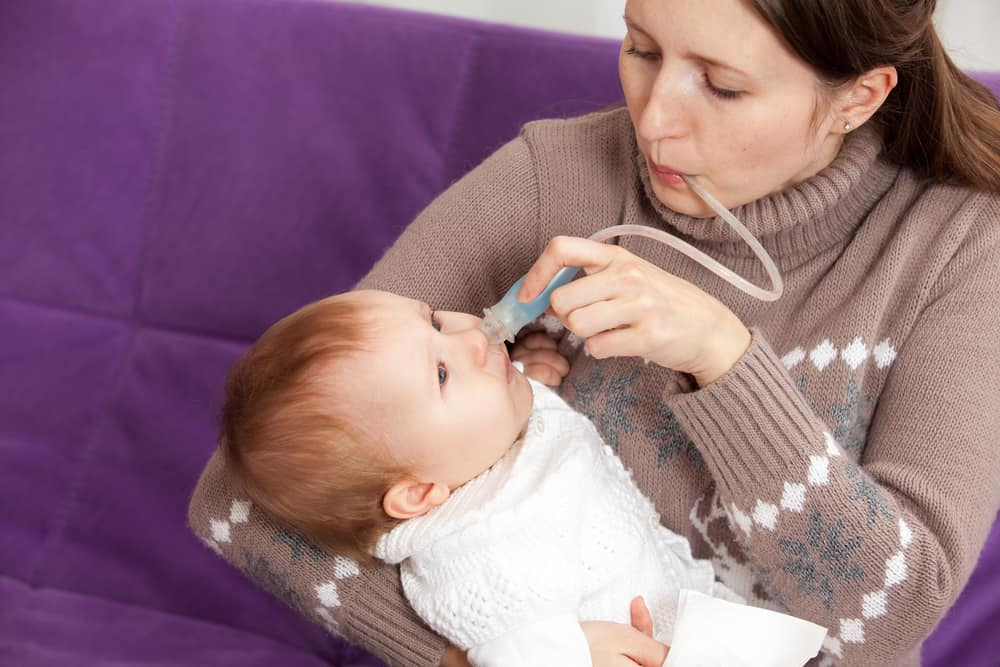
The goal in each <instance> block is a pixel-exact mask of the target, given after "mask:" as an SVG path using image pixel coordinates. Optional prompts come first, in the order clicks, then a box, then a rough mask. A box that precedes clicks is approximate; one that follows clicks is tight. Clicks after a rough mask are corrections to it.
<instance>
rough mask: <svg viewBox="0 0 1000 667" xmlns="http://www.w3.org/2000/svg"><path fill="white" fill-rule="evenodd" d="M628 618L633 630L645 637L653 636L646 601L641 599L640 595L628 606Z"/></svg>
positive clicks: (650, 617)
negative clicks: (629, 617) (630, 620)
mask: <svg viewBox="0 0 1000 667" xmlns="http://www.w3.org/2000/svg"><path fill="white" fill-rule="evenodd" d="M629 616H631V618H632V627H633V628H635V629H636V630H638V631H639V632H641V633H642V634H644V635H646V636H647V637H652V636H653V617H652V616H650V614H649V609H648V608H647V607H646V601H645V600H643V599H642V596H641V595H640V596H638V597H636V598H634V599H633V600H632V604H631V605H630V606H629Z"/></svg>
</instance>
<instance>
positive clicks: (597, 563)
mask: <svg viewBox="0 0 1000 667" xmlns="http://www.w3.org/2000/svg"><path fill="white" fill-rule="evenodd" d="M531 384H532V388H533V390H534V404H533V408H532V413H531V416H530V418H529V421H528V425H527V427H526V429H525V432H524V435H523V437H522V438H521V439H519V440H518V441H517V442H516V443H515V444H514V445H513V446H512V447H511V449H510V450H509V451H508V452H507V454H505V455H504V457H503V458H502V459H500V460H499V461H498V462H497V463H495V464H494V465H493V466H492V467H491V468H490V469H489V470H487V471H485V472H484V473H482V474H480V475H479V476H477V477H475V478H474V479H472V480H471V481H469V482H468V483H466V484H465V485H463V486H462V487H460V488H459V489H457V490H455V492H454V493H453V494H452V496H451V497H450V498H449V499H448V500H447V501H446V502H445V503H444V504H443V505H441V506H439V507H437V508H435V509H433V510H432V511H430V512H428V513H427V514H425V515H423V516H420V517H416V518H413V519H410V520H408V521H406V522H404V523H402V524H400V525H399V526H397V527H396V528H395V529H393V530H392V531H391V532H390V533H388V534H387V535H385V536H383V538H382V539H381V540H380V541H379V543H378V545H377V547H376V552H375V555H376V556H377V557H379V558H380V559H382V560H384V561H386V562H389V563H394V564H395V563H400V573H401V576H402V583H403V589H404V591H405V593H406V596H407V598H408V599H409V601H410V604H411V605H412V606H413V608H414V609H415V610H416V612H417V613H418V614H419V615H420V616H421V618H423V619H424V621H425V622H426V623H427V624H428V625H429V626H430V627H431V628H433V629H434V630H435V631H436V632H438V633H439V634H441V635H443V636H444V637H446V638H447V639H448V640H450V641H451V642H453V643H454V644H455V645H456V646H458V647H459V648H461V649H466V650H468V651H469V659H470V661H471V662H472V664H473V665H475V666H476V667H493V666H499V665H505V666H509V665H554V664H557V665H587V666H588V667H589V665H590V664H591V661H590V651H589V649H588V647H587V642H586V638H585V637H584V635H583V632H582V630H581V629H580V621H585V620H593V619H600V620H607V621H616V622H619V623H629V602H630V600H631V599H632V598H633V597H635V596H637V595H642V596H643V597H644V598H645V601H646V604H647V606H648V607H649V610H650V614H651V615H652V617H653V624H654V629H655V634H656V638H657V639H658V640H659V641H662V642H664V643H668V644H669V643H670V642H671V638H672V635H673V627H674V617H675V612H676V608H677V600H678V595H679V591H680V589H682V588H688V589H693V590H696V591H699V592H702V593H706V594H709V595H710V594H712V591H713V588H714V587H715V584H714V574H713V570H712V566H711V564H710V563H709V562H708V561H702V560H695V559H693V558H692V556H691V550H690V546H689V545H688V542H687V540H685V539H684V538H682V537H680V536H678V535H676V534H674V533H672V532H670V531H669V530H667V529H666V528H664V527H663V526H661V525H660V522H659V517H658V516H657V514H656V512H655V510H654V509H653V505H652V503H650V501H649V500H647V499H646V498H645V496H643V495H642V493H641V492H640V491H639V489H638V488H637V487H636V485H635V483H634V482H633V481H632V478H631V475H630V474H629V473H628V472H627V471H626V470H625V468H624V466H623V465H622V463H621V461H620V460H619V459H618V457H617V456H615V455H614V453H613V452H612V451H611V448H610V447H608V446H607V445H605V444H604V443H603V442H602V440H601V438H600V436H599V435H598V433H597V431H596V429H595V428H594V426H593V424H592V423H591V422H590V420H588V419H587V418H586V417H585V416H583V415H581V414H579V413H578V412H576V411H574V410H573V409H572V408H570V407H569V406H568V405H567V404H566V403H565V402H564V401H563V400H562V399H561V398H560V397H559V396H557V395H556V394H555V393H554V392H552V391H551V390H550V389H548V388H547V387H545V386H543V385H541V384H539V383H537V382H534V381H532V382H531ZM470 446H475V444H474V443H470Z"/></svg>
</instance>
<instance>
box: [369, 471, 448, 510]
mask: <svg viewBox="0 0 1000 667" xmlns="http://www.w3.org/2000/svg"><path fill="white" fill-rule="evenodd" d="M449 493H450V492H449V490H448V487H447V485H445V484H438V483H436V482H418V481H417V480H415V479H412V478H406V479H401V480H399V481H398V482H396V483H395V484H393V485H392V486H391V487H389V490H388V491H387V492H386V494H385V497H384V498H382V509H383V510H385V513H386V514H388V515H389V516H391V517H392V518H394V519H410V518H413V517H415V516H420V515H421V514H424V513H425V512H427V511H429V510H431V509H432V508H434V507H437V506H438V505H440V504H441V503H443V502H444V501H445V500H447V499H448V495H449Z"/></svg>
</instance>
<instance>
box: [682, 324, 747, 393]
mask: <svg viewBox="0 0 1000 667" xmlns="http://www.w3.org/2000/svg"><path fill="white" fill-rule="evenodd" d="M751 342H753V335H752V334H751V333H750V330H749V329H747V328H746V326H744V325H743V323H742V322H737V325H736V326H734V327H733V329H732V330H731V331H730V332H727V333H726V334H724V335H720V336H718V337H713V338H712V340H711V341H710V342H709V346H710V348H711V352H710V354H708V355H706V359H707V363H706V365H705V367H704V368H702V369H700V370H698V371H697V372H694V373H691V375H692V376H693V377H694V380H695V382H697V383H698V386H699V387H707V386H708V385H710V384H712V383H713V382H715V381H716V380H718V379H719V378H720V377H722V376H723V375H725V374H726V373H728V372H729V371H730V370H732V368H733V366H735V365H736V363H737V362H738V361H739V360H740V359H742V358H743V355H744V354H745V353H746V351H747V348H749V347H750V343H751Z"/></svg>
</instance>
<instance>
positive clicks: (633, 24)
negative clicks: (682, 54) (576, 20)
mask: <svg viewBox="0 0 1000 667" xmlns="http://www.w3.org/2000/svg"><path fill="white" fill-rule="evenodd" d="M622 18H623V19H624V20H625V25H627V26H628V27H629V30H634V31H635V32H637V33H639V34H640V35H642V36H643V37H645V38H647V39H649V40H651V41H653V42H655V41H656V40H655V39H653V36H652V35H650V34H649V33H648V32H646V31H645V30H643V29H642V28H641V27H639V24H638V23H636V22H635V21H633V20H632V19H631V18H629V16H628V15H627V14H625V15H623V16H622ZM687 55H688V57H689V58H691V59H693V60H700V61H701V62H703V63H707V64H709V65H711V66H712V67H718V68H721V69H727V70H729V71H730V72H733V73H734V74H739V75H740V76H745V77H746V78H748V79H753V78H754V77H752V76H751V75H750V74H748V73H747V72H744V71H743V70H741V69H740V68H739V67H735V66H733V65H730V64H728V63H724V62H722V61H721V60H716V59H715V58H709V57H708V56H703V55H701V54H700V53H688V54H687Z"/></svg>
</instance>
